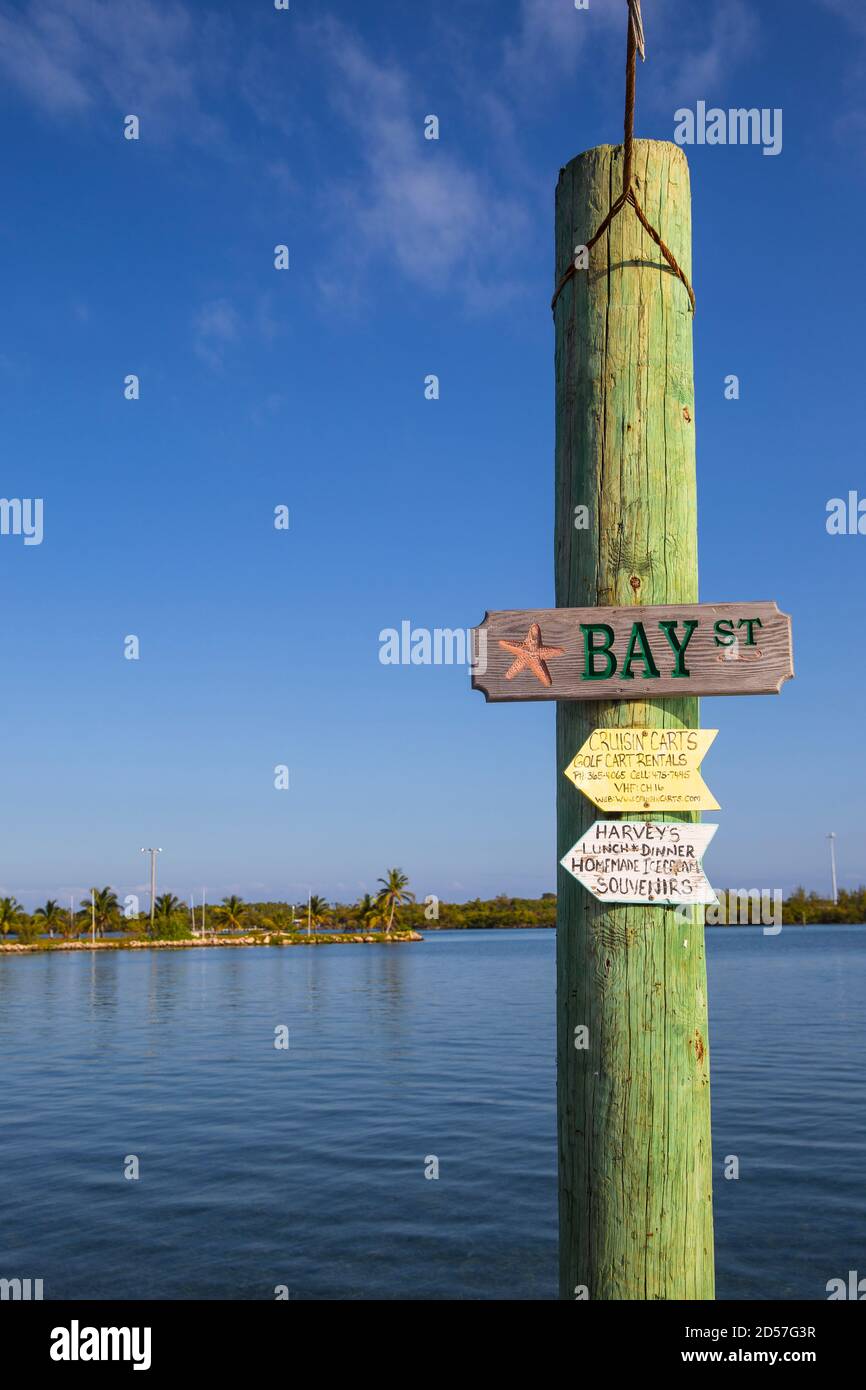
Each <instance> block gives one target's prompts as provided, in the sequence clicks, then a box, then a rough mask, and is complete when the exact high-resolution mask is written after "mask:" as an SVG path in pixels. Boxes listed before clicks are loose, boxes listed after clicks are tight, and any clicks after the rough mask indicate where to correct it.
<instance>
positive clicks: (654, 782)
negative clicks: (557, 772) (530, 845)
mask: <svg viewBox="0 0 866 1390" xmlns="http://www.w3.org/2000/svg"><path fill="white" fill-rule="evenodd" d="M717 733H718V729H594V730H593V732H592V733H591V734H590V736H589V738H588V739H587V740H586V742H585V743H584V745H583V747H582V748H581V750H580V752H579V753H578V754H577V755H576V756H575V757H574V758H573V759H572V761H571V762H570V763H569V764H568V767H567V768H566V769H565V775H566V777H568V778H569V780H570V781H572V782H573V783H574V785H575V786H576V787H577V788H578V789H579V790H580V791H582V792H583V793H584V794H585V795H586V796H588V797H589V799H590V801H593V802H595V804H596V806H598V807H599V808H600V809H601V810H602V811H718V809H719V803H718V801H716V799H715V797H714V796H713V794H712V792H711V791H710V789H709V787H708V786H707V784H706V782H705V781H704V779H703V777H702V776H701V774H700V773H699V771H698V767H699V765H700V763H701V761H702V759H703V758H704V756H705V754H706V752H707V749H708V748H709V746H710V744H711V743H712V741H713V739H714V738H715V737H716V734H717Z"/></svg>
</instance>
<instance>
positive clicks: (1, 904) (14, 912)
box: [0, 898, 24, 936]
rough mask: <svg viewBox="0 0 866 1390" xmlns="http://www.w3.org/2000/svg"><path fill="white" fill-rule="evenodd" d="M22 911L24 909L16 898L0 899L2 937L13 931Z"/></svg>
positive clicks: (0, 929)
mask: <svg viewBox="0 0 866 1390" xmlns="http://www.w3.org/2000/svg"><path fill="white" fill-rule="evenodd" d="M23 911H24V908H23V907H22V906H21V904H20V903H19V902H18V901H17V899H16V898H0V931H2V933H3V935H4V936H8V935H9V933H10V931H14V930H15V928H16V927H17V926H18V923H19V921H20V920H21V914H22V913H23Z"/></svg>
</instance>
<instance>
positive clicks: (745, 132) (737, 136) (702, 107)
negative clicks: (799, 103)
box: [674, 101, 782, 155]
mask: <svg viewBox="0 0 866 1390" xmlns="http://www.w3.org/2000/svg"><path fill="white" fill-rule="evenodd" d="M674 120H675V121H676V127H675V129H674V140H675V141H676V143H677V144H678V145H763V147H764V154H768V155H775V154H781V153H782V108H781V107H779V106H776V107H774V108H772V109H771V108H770V107H768V106H764V107H762V108H761V109H760V110H759V109H758V107H757V106H752V107H749V108H748V109H747V108H746V107H744V106H740V107H732V108H731V109H730V110H729V111H724V110H722V108H721V107H720V106H710V107H707V103H706V102H705V101H699V102H698V103H697V106H696V108H695V110H694V111H692V110H691V108H690V107H688V106H681V107H680V108H679V110H678V111H675V112H674Z"/></svg>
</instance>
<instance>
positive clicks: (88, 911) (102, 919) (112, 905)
mask: <svg viewBox="0 0 866 1390" xmlns="http://www.w3.org/2000/svg"><path fill="white" fill-rule="evenodd" d="M90 891H91V897H90V898H84V899H82V901H81V903H80V907H81V910H82V912H83V913H84V914H85V917H86V919H88V920H90V921H92V920H93V918H94V917H95V919H96V932H97V935H98V936H102V935H103V934H104V933H105V931H106V930H107V929H108V928H109V927H113V926H114V925H115V923H116V922H117V920H118V918H119V917H120V904H119V903H118V901H117V894H116V893H115V891H114V889H113V888H92V889H91V890H90ZM94 907H95V912H94Z"/></svg>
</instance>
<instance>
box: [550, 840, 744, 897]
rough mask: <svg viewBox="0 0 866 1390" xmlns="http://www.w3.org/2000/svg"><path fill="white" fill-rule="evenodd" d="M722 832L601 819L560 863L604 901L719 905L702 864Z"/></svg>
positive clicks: (594, 895)
mask: <svg viewBox="0 0 866 1390" xmlns="http://www.w3.org/2000/svg"><path fill="white" fill-rule="evenodd" d="M718 828H719V827H718V826H717V825H688V824H686V823H685V822H684V821H655V822H652V823H651V822H649V821H628V820H597V821H596V822H595V825H593V826H592V828H591V829H590V830H588V831H587V832H586V834H585V835H584V836H583V838H582V839H580V840H578V842H577V844H576V845H574V846H573V848H572V849H570V850H569V851H568V854H565V855H563V857H562V859H561V860H560V863H561V864H562V867H563V868H564V869H567V870H568V872H569V873H570V874H573V876H574V877H575V878H576V879H577V880H578V882H579V883H582V884H583V886H584V888H586V889H588V891H589V892H590V893H592V895H593V897H595V898H598V900H599V901H600V902H611V903H653V904H656V905H657V906H659V907H670V906H673V905H674V904H680V903H717V902H718V898H717V897H716V895H715V893H714V892H713V890H712V888H711V887H710V884H709V882H708V881H707V878H706V876H705V874H704V871H703V866H702V864H701V859H702V858H703V856H704V853H705V852H706V848H707V845H708V844H709V843H710V840H711V839H712V838H713V836H714V835H715V833H716V831H717V830H718Z"/></svg>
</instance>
